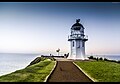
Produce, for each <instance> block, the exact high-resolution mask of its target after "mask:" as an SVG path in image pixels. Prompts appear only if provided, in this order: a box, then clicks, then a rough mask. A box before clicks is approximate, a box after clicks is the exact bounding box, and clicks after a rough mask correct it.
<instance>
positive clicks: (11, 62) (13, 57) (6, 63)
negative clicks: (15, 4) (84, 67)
mask: <svg viewBox="0 0 120 84" xmlns="http://www.w3.org/2000/svg"><path fill="white" fill-rule="evenodd" d="M39 56H40V54H18V53H0V76H2V75H6V74H9V73H12V72H14V71H16V70H20V69H23V68H25V67H26V66H28V65H29V64H30V63H31V61H33V60H34V59H35V58H36V57H39ZM89 56H90V55H89ZM93 57H98V58H100V57H102V58H107V59H109V60H116V61H118V60H120V55H93Z"/></svg>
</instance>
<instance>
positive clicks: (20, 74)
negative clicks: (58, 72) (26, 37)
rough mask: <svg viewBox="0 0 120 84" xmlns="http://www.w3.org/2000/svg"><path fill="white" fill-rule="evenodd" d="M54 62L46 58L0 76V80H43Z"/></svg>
mask: <svg viewBox="0 0 120 84" xmlns="http://www.w3.org/2000/svg"><path fill="white" fill-rule="evenodd" d="M54 64H55V61H51V60H47V59H46V60H44V61H40V62H39V63H36V64H34V65H31V66H29V67H26V68H24V69H21V70H17V71H15V72H13V73H10V74H7V75H3V76H0V82H43V81H44V80H45V78H46V76H47V75H48V74H49V73H50V71H51V70H52V68H53V66H54Z"/></svg>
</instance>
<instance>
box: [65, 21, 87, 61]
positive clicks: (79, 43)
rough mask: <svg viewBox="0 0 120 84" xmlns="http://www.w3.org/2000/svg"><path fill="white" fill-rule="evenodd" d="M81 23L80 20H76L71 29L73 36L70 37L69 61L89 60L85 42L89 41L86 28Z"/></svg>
mask: <svg viewBox="0 0 120 84" xmlns="http://www.w3.org/2000/svg"><path fill="white" fill-rule="evenodd" d="M79 22H80V19H76V23H75V24H73V26H72V27H71V35H70V36H68V41H70V47H71V53H70V56H68V58H67V59H81V60H85V59H88V58H87V57H86V55H85V42H86V41H87V40H88V36H86V35H84V29H85V28H84V27H83V25H82V24H80V23H79Z"/></svg>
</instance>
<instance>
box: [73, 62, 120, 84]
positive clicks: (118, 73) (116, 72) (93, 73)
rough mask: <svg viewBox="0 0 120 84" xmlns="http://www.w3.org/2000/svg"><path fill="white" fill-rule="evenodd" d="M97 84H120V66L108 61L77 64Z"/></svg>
mask: <svg viewBox="0 0 120 84" xmlns="http://www.w3.org/2000/svg"><path fill="white" fill-rule="evenodd" d="M75 63H76V64H77V65H78V66H80V68H82V69H83V70H84V72H86V73H87V74H88V75H89V76H90V77H92V78H94V79H95V80H97V81H96V82H120V64H118V63H114V62H108V61H89V62H88V61H86V62H85V61H84V62H81V61H77V62H75Z"/></svg>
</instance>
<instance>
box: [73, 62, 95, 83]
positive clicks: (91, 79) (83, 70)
mask: <svg viewBox="0 0 120 84" xmlns="http://www.w3.org/2000/svg"><path fill="white" fill-rule="evenodd" d="M73 64H74V65H75V66H76V67H77V68H78V69H80V70H81V71H82V72H83V73H84V74H85V75H86V76H87V77H88V78H89V79H91V80H92V81H93V82H97V81H95V80H94V79H93V78H92V77H90V76H89V75H88V74H87V73H86V72H85V71H84V70H83V69H82V68H80V67H79V66H78V65H77V64H75V62H73Z"/></svg>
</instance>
